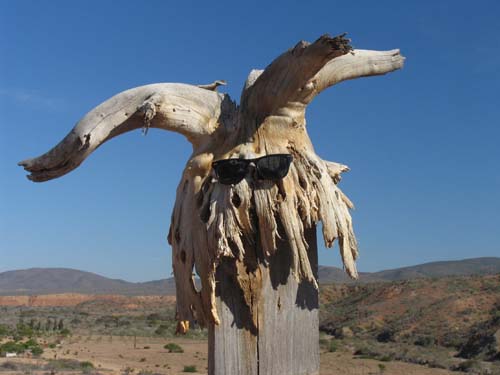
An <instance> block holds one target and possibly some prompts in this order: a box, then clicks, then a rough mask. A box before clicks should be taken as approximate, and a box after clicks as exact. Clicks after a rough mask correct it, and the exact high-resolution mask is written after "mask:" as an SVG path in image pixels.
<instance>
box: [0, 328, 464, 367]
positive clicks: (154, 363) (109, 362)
mask: <svg viewBox="0 0 500 375" xmlns="http://www.w3.org/2000/svg"><path fill="white" fill-rule="evenodd" d="M169 342H174V343H176V344H178V345H180V346H181V347H182V348H183V349H184V353H168V351H167V350H166V349H164V348H163V346H164V345H165V344H167V343H169ZM135 345H136V348H134V338H133V337H119V336H75V337H72V338H69V339H66V341H65V342H63V343H62V345H61V346H60V347H57V348H54V349H49V348H47V349H45V352H44V354H43V358H44V359H54V358H56V359H62V358H70V359H77V360H79V361H90V362H92V363H93V364H94V366H95V368H96V370H97V371H98V372H99V373H102V374H110V375H115V374H123V373H126V372H128V373H129V374H130V375H134V374H138V373H139V372H141V371H147V372H149V373H151V374H154V373H158V374H168V375H174V374H176V375H181V374H182V375H185V374H186V372H183V370H184V366H196V369H197V372H196V373H197V374H207V342H206V341H202V340H189V339H184V338H175V339H159V338H145V337H138V338H137V340H136V343H135ZM6 361H11V362H18V361H20V362H36V361H37V360H28V359H23V358H15V359H6V358H1V359H0V365H1V363H3V362H6ZM38 362H39V363H40V360H38ZM58 373H59V374H62V372H58ZM64 373H65V374H71V373H74V372H64ZM0 374H1V375H7V374H8V375H10V374H14V372H8V373H7V372H4V371H0ZM320 374H321V375H379V374H380V375H402V374H404V375H445V374H450V375H451V374H456V373H452V372H450V371H446V370H442V369H432V368H428V367H424V366H419V365H413V364H408V363H403V362H396V361H393V362H380V361H376V360H370V359H356V358H353V356H352V354H350V353H347V352H335V353H322V355H321V372H320ZM235 375H236V374H235Z"/></svg>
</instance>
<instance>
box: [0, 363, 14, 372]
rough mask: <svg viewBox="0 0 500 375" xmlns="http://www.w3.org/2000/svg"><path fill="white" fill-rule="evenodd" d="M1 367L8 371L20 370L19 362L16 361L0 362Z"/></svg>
mask: <svg viewBox="0 0 500 375" xmlns="http://www.w3.org/2000/svg"><path fill="white" fill-rule="evenodd" d="M0 369H1V370H7V371H9V370H10V371H16V370H18V368H17V364H16V363H14V362H4V363H2V364H0Z"/></svg>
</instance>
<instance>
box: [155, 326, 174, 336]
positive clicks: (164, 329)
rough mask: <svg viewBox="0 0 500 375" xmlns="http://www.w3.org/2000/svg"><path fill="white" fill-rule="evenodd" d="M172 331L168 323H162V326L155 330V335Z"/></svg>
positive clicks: (162, 334)
mask: <svg viewBox="0 0 500 375" xmlns="http://www.w3.org/2000/svg"><path fill="white" fill-rule="evenodd" d="M170 331H171V328H170V327H169V326H168V324H160V326H159V327H158V328H157V329H156V330H155V335H159V336H164V335H165V334H166V333H168V332H170Z"/></svg>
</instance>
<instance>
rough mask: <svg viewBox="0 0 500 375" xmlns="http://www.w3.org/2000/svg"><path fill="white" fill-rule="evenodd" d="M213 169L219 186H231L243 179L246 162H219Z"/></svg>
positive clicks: (245, 172)
mask: <svg viewBox="0 0 500 375" xmlns="http://www.w3.org/2000/svg"><path fill="white" fill-rule="evenodd" d="M213 168H214V170H215V173H216V174H217V178H218V179H219V182H220V183H221V184H224V185H233V184H237V183H238V182H240V181H241V180H243V179H244V178H245V175H246V174H247V170H248V161H246V160H242V159H227V160H219V161H218V162H216V164H214V165H213Z"/></svg>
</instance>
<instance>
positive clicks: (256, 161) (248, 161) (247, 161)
mask: <svg viewBox="0 0 500 375" xmlns="http://www.w3.org/2000/svg"><path fill="white" fill-rule="evenodd" d="M273 156H279V157H283V158H285V159H286V161H287V162H288V166H287V169H286V173H285V174H284V175H283V177H281V178H277V179H266V178H263V177H262V175H261V172H260V171H259V160H262V159H266V158H269V157H273ZM230 160H238V161H240V162H243V163H244V164H245V174H244V175H243V176H242V177H241V178H240V179H239V180H238V181H236V182H231V183H224V182H222V181H221V178H220V176H219V173H218V172H217V166H218V165H221V164H223V163H225V162H228V161H230ZM292 161H293V156H292V155H291V154H270V155H264V156H260V157H258V158H255V159H240V158H231V159H220V160H216V161H214V162H212V169H213V170H214V172H215V175H216V176H217V179H218V180H219V182H220V183H221V184H223V185H236V184H237V183H239V182H240V181H242V180H243V179H244V178H245V176H246V175H247V173H248V167H249V166H250V164H251V163H253V164H254V165H255V169H256V170H257V179H259V180H268V181H278V180H281V179H282V178H284V177H285V176H286V175H287V174H288V171H289V170H290V165H291V164H292Z"/></svg>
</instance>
